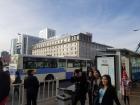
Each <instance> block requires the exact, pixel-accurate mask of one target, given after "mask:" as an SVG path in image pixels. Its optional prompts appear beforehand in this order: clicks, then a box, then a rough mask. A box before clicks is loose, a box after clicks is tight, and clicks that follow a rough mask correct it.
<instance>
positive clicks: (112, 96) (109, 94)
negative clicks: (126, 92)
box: [102, 86, 121, 105]
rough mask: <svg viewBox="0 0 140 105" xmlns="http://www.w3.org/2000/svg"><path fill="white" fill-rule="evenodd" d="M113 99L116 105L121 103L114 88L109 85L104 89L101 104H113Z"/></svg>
mask: <svg viewBox="0 0 140 105" xmlns="http://www.w3.org/2000/svg"><path fill="white" fill-rule="evenodd" d="M113 101H115V103H116V105H121V104H120V102H119V100H118V97H117V93H116V90H115V88H114V87H112V86H111V87H109V88H108V89H107V90H106V92H105V94H104V96H103V99H102V105H113Z"/></svg>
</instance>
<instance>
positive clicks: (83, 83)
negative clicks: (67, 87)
mask: <svg viewBox="0 0 140 105" xmlns="http://www.w3.org/2000/svg"><path fill="white" fill-rule="evenodd" d="M71 82H72V83H75V94H76V95H77V96H81V97H82V96H85V95H86V93H87V91H88V83H87V80H85V79H83V78H82V77H72V78H71Z"/></svg>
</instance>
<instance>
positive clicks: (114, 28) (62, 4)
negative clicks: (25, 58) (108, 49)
mask: <svg viewBox="0 0 140 105" xmlns="http://www.w3.org/2000/svg"><path fill="white" fill-rule="evenodd" d="M45 27H50V28H53V29H55V30H56V32H57V35H62V34H65V33H79V32H91V33H93V41H94V42H98V43H102V44H107V45H111V46H114V47H117V48H128V49H131V50H135V49H136V46H137V44H138V42H139V41H140V31H133V30H134V29H140V0H0V51H2V50H9V49H10V42H11V39H12V38H15V37H16V36H17V33H27V34H30V35H36V36H37V35H38V32H39V31H40V30H41V29H43V28H45Z"/></svg>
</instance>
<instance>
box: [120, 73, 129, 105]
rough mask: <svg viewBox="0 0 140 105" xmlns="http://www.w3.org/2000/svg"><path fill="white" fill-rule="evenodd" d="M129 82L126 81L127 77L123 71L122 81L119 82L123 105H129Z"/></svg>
mask: <svg viewBox="0 0 140 105" xmlns="http://www.w3.org/2000/svg"><path fill="white" fill-rule="evenodd" d="M130 84H131V80H129V79H128V76H127V74H126V72H125V71H123V76H122V81H121V94H122V96H123V100H124V104H125V105H127V104H128V105H130V98H129V96H130V89H131V85H130Z"/></svg>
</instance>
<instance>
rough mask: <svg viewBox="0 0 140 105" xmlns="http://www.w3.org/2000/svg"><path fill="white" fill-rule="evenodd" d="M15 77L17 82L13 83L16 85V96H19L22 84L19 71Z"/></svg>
mask: <svg viewBox="0 0 140 105" xmlns="http://www.w3.org/2000/svg"><path fill="white" fill-rule="evenodd" d="M15 76H16V78H15V81H14V82H13V84H15V86H14V95H15V94H16V93H17V96H19V90H20V89H19V88H20V84H21V83H22V80H21V77H20V73H19V71H16V73H15Z"/></svg>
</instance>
